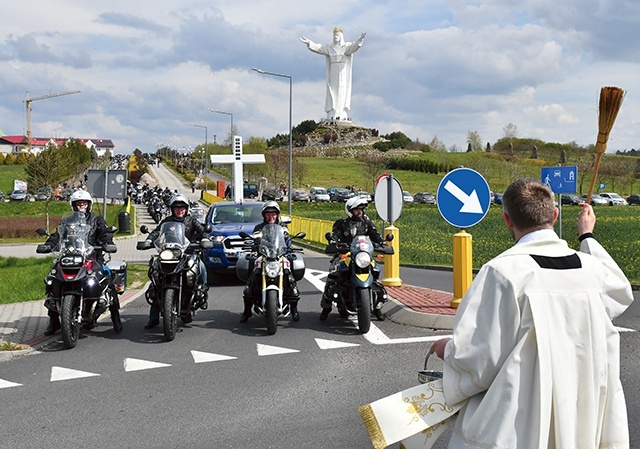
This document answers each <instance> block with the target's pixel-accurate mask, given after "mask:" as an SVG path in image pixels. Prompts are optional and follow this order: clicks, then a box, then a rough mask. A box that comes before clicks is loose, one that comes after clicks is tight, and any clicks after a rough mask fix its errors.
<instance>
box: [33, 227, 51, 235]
mask: <svg viewBox="0 0 640 449" xmlns="http://www.w3.org/2000/svg"><path fill="white" fill-rule="evenodd" d="M36 233H37V234H38V235H41V236H45V235H46V236H48V235H49V233H48V232H47V231H45V230H44V229H42V228H38V229H36Z"/></svg>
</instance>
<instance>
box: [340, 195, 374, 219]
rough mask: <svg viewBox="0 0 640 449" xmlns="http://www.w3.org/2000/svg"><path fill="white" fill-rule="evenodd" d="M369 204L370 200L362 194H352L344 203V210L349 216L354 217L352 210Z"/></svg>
mask: <svg viewBox="0 0 640 449" xmlns="http://www.w3.org/2000/svg"><path fill="white" fill-rule="evenodd" d="M368 205H369V202H368V201H367V200H366V199H364V198H362V197H361V196H352V197H351V198H349V199H348V200H347V202H346V203H344V210H345V212H346V213H347V215H348V216H349V217H353V213H352V212H351V211H352V210H353V209H363V210H364V208H365V207H367V206H368Z"/></svg>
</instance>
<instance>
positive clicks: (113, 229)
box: [107, 226, 118, 234]
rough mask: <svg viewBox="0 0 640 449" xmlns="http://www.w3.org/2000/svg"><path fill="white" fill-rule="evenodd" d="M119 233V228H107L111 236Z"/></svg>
mask: <svg viewBox="0 0 640 449" xmlns="http://www.w3.org/2000/svg"><path fill="white" fill-rule="evenodd" d="M117 231H118V228H116V227H115V226H108V227H107V233H109V234H115V233H116V232H117Z"/></svg>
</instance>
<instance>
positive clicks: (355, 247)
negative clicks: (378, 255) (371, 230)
mask: <svg viewBox="0 0 640 449" xmlns="http://www.w3.org/2000/svg"><path fill="white" fill-rule="evenodd" d="M349 249H350V251H351V254H354V253H357V252H360V251H366V252H368V253H369V254H373V244H372V243H371V239H370V238H369V237H368V236H366V235H357V236H356V237H355V238H354V239H353V241H352V242H351V248H349Z"/></svg>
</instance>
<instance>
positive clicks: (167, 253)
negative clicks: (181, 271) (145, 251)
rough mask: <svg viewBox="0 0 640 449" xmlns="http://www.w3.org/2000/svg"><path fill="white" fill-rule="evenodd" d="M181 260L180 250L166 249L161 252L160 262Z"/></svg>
mask: <svg viewBox="0 0 640 449" xmlns="http://www.w3.org/2000/svg"><path fill="white" fill-rule="evenodd" d="M179 258H180V251H178V250H172V249H165V250H162V251H161V252H160V260H162V261H167V260H174V259H179Z"/></svg>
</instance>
